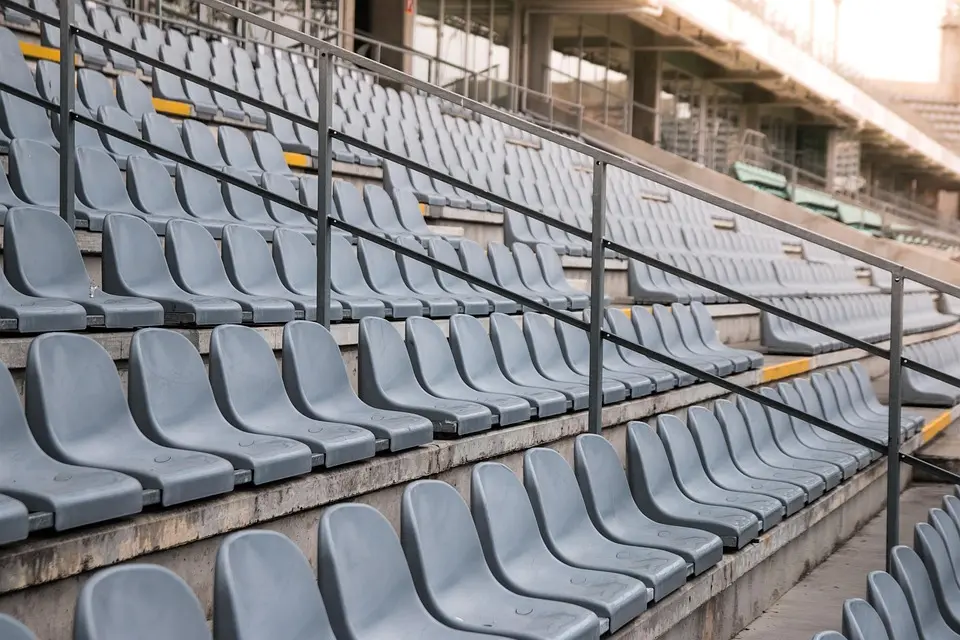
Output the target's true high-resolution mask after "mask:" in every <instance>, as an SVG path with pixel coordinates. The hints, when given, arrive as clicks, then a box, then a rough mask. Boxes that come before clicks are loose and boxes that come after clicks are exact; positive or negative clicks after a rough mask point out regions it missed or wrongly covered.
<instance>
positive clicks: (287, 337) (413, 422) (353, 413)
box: [211, 321, 433, 451]
mask: <svg viewBox="0 0 960 640" xmlns="http://www.w3.org/2000/svg"><path fill="white" fill-rule="evenodd" d="M211 370H212V367H211ZM282 370H283V371H282V374H283V384H284V387H285V388H286V391H287V395H288V396H289V398H290V401H291V402H292V403H293V406H295V407H296V408H297V410H298V411H300V413H302V414H303V415H305V416H308V417H310V418H313V419H314V420H324V421H334V422H343V423H347V424H353V425H357V426H359V427H363V428H364V429H367V430H368V431H370V432H371V433H373V435H374V436H375V437H376V439H377V440H386V441H388V443H389V450H390V451H402V450H404V449H409V448H412V447H416V446H420V445H423V444H427V443H429V442H430V441H431V440H433V424H432V423H431V422H430V420H428V419H427V418H424V417H423V416H419V415H416V414H413V413H406V412H399V411H384V410H383V409H377V408H374V407H371V406H370V405H368V404H366V403H364V402H363V401H361V400H360V398H358V397H357V394H356V393H355V392H354V391H353V389H352V388H351V386H350V378H349V376H348V375H347V369H346V365H345V364H344V362H343V357H342V356H341V354H340V347H339V345H337V343H336V341H335V340H334V338H333V336H332V335H331V334H330V332H329V331H327V330H326V329H324V328H323V326H322V325H319V324H317V323H314V322H305V321H300V322H290V323H288V324H287V325H285V326H284V328H283V366H282ZM224 371H226V369H225V370H224ZM211 375H213V373H211ZM223 377H224V380H225V381H227V382H229V379H228V374H227V373H225V374H224V376H223Z"/></svg>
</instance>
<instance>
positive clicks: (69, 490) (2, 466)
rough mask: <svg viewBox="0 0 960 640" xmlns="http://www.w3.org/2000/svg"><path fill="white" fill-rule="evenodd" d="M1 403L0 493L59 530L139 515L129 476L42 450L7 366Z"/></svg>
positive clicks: (1, 376) (138, 492)
mask: <svg viewBox="0 0 960 640" xmlns="http://www.w3.org/2000/svg"><path fill="white" fill-rule="evenodd" d="M0 400H2V403H0V415H2V418H3V419H2V421H0V492H2V493H3V494H5V495H8V496H10V497H12V498H15V499H17V500H19V501H20V502H22V503H23V504H24V505H26V507H27V508H28V509H30V511H43V512H48V513H52V514H53V527H54V529H55V530H57V531H65V530H67V529H72V528H74V527H82V526H84V525H87V524H92V523H96V522H103V521H105V520H112V519H114V518H122V517H124V516H128V515H131V514H134V513H139V512H140V509H141V506H142V503H143V498H142V495H143V490H142V488H141V486H140V483H139V482H137V481H136V480H134V479H133V478H131V477H130V476H126V475H123V474H122V473H117V472H115V471H107V470H105V469H94V468H89V467H81V466H76V465H70V464H64V463H62V462H59V461H57V460H55V459H54V458H52V457H50V456H49V455H47V454H46V453H45V452H44V451H43V449H41V448H40V446H39V445H38V444H37V441H36V440H35V439H34V436H33V434H32V433H31V432H30V426H29V425H28V424H27V420H26V417H25V415H24V413H23V409H22V407H21V406H20V397H19V395H18V394H17V389H16V387H15V386H14V382H13V377H12V376H11V375H10V373H9V371H8V370H7V369H6V368H3V370H2V372H0ZM0 528H2V527H0ZM0 537H2V534H0ZM0 635H2V634H0ZM4 637H6V636H4Z"/></svg>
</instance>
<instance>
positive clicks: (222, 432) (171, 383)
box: [127, 329, 312, 484]
mask: <svg viewBox="0 0 960 640" xmlns="http://www.w3.org/2000/svg"><path fill="white" fill-rule="evenodd" d="M128 377H129V381H128V390H127V397H128V402H129V403H130V409H131V412H132V414H133V417H134V419H135V420H136V421H137V425H138V426H139V427H140V430H141V431H143V433H144V434H145V435H146V436H147V437H148V438H150V439H151V440H153V441H154V442H156V443H157V444H161V445H164V446H167V447H176V448H179V449H187V450H193V451H205V452H207V453H210V454H213V455H216V456H219V457H221V458H225V459H226V460H229V461H230V462H231V464H233V466H234V467H235V468H237V469H249V470H251V471H252V472H253V483H254V484H264V483H267V482H274V481H276V480H282V479H285V478H292V477H294V476H298V475H302V474H305V473H309V472H310V469H311V467H312V464H311V456H310V450H309V449H308V448H307V447H306V446H304V445H302V444H301V443H299V442H296V441H294V440H290V439H288V438H280V437H276V436H275V435H273V436H267V435H263V434H257V435H254V434H249V433H245V432H242V431H240V430H238V429H236V428H235V427H234V426H232V425H231V424H230V423H229V422H227V420H226V419H224V417H223V415H222V414H221V413H220V411H219V409H218V408H217V403H216V400H215V399H214V397H213V389H212V388H211V386H210V381H209V380H208V378H207V372H206V369H205V368H204V364H203V359H202V358H201V357H200V353H199V352H198V351H197V348H196V347H194V346H193V344H192V343H191V342H190V341H189V340H188V339H187V338H186V336H184V335H182V334H180V333H177V332H174V331H169V330H167V329H144V330H142V331H138V332H137V333H135V334H134V336H133V340H132V341H131V344H130V358H129V373H128Z"/></svg>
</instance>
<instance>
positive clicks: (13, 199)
mask: <svg viewBox="0 0 960 640" xmlns="http://www.w3.org/2000/svg"><path fill="white" fill-rule="evenodd" d="M26 206H28V205H27V203H26V202H24V201H23V200H21V199H20V196H18V195H17V194H16V193H14V191H13V188H12V187H11V186H10V182H9V181H8V180H7V173H6V171H0V222H2V221H3V220H4V219H6V214H7V209H13V208H14V207H26Z"/></svg>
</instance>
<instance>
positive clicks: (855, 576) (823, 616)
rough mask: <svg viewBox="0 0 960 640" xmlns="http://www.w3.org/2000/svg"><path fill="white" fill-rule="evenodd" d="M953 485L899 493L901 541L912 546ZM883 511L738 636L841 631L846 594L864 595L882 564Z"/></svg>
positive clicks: (804, 638) (800, 638)
mask: <svg viewBox="0 0 960 640" xmlns="http://www.w3.org/2000/svg"><path fill="white" fill-rule="evenodd" d="M951 490H952V487H949V486H947V485H937V484H919V485H914V486H913V487H911V488H909V489H907V490H906V491H905V492H904V493H903V494H902V495H901V497H900V541H901V543H903V544H910V545H912V544H913V526H914V525H915V524H916V523H917V522H920V521H924V520H926V519H927V510H928V509H930V508H931V507H936V506H940V498H941V496H943V495H945V494H946V493H949V492H950V491H951ZM885 538H886V511H883V512H881V513H880V515H878V516H877V517H875V518H874V519H873V520H871V521H870V522H869V523H868V524H867V526H865V527H864V528H863V529H862V530H861V531H860V532H859V533H858V534H857V535H855V536H854V537H853V538H851V539H850V540H849V541H848V542H847V543H846V544H844V545H843V546H842V547H840V548H839V549H838V550H837V551H836V552H835V553H834V554H833V555H831V556H830V557H829V558H827V560H826V561H825V562H824V563H823V564H821V565H820V566H818V567H817V568H816V569H814V570H813V571H812V572H811V573H810V575H808V576H807V577H806V578H804V580H802V581H801V582H800V583H799V584H797V585H796V586H795V587H794V588H792V589H791V590H790V591H788V592H787V593H786V594H784V596H783V597H782V598H780V600H778V601H777V603H776V604H774V605H773V606H772V607H770V608H769V609H767V611H765V612H764V613H763V615H762V616H760V617H759V618H757V619H756V620H754V621H753V622H752V623H751V624H750V625H749V626H748V627H747V628H746V629H744V630H743V631H741V632H740V633H739V634H738V635H737V636H736V638H737V640H770V639H771V638H776V640H810V638H812V637H813V636H814V635H815V634H816V633H818V632H820V631H824V630H827V629H835V630H838V631H839V630H840V618H841V606H842V604H843V601H844V600H846V599H847V598H862V597H864V595H865V591H866V581H867V574H868V573H869V572H870V571H874V570H877V569H883V568H884V545H885Z"/></svg>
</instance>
